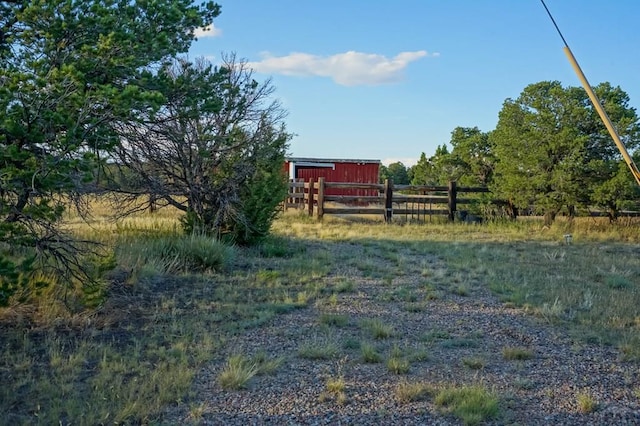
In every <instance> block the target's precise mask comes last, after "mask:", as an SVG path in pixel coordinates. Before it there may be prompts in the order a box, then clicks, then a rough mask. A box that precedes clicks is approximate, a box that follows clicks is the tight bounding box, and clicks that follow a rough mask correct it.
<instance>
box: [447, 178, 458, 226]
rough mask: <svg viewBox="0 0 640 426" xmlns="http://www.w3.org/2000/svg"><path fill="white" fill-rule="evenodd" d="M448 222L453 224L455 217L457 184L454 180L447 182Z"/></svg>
mask: <svg viewBox="0 0 640 426" xmlns="http://www.w3.org/2000/svg"><path fill="white" fill-rule="evenodd" d="M448 195H449V202H448V204H449V221H451V222H453V221H454V220H455V217H456V210H457V207H456V197H457V195H458V189H457V184H456V181H455V180H452V181H449V192H448Z"/></svg>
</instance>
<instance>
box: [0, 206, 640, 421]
mask: <svg viewBox="0 0 640 426" xmlns="http://www.w3.org/2000/svg"><path fill="white" fill-rule="evenodd" d="M106 213H107V211H105V210H96V213H95V215H94V218H93V220H92V222H91V223H90V224H85V223H84V222H82V221H80V220H79V219H78V218H74V217H69V218H68V226H69V228H70V229H71V230H73V232H75V233H77V234H78V235H81V236H83V237H91V238H93V239H96V240H98V241H100V242H102V243H104V250H105V253H107V254H109V255H110V256H109V258H108V259H109V261H108V262H104V263H106V264H109V267H110V268H111V269H110V270H108V271H107V272H105V279H104V281H103V283H102V285H99V286H95V288H91V289H84V290H80V289H75V290H74V289H71V290H69V289H67V290H66V291H61V290H60V289H59V288H48V289H45V290H42V291H41V292H40V293H39V294H32V295H30V298H28V302H27V303H21V304H15V305H14V306H11V307H9V308H5V309H2V310H0V379H1V381H2V383H3V386H1V387H0V413H2V416H3V418H2V422H1V423H3V424H58V423H62V424H71V423H73V424H100V423H122V422H129V423H137V422H143V423H149V422H155V421H161V420H162V417H161V416H162V413H163V412H164V411H165V409H166V407H168V406H171V405H175V404H183V405H187V406H189V407H190V408H189V410H190V411H191V412H192V415H193V418H194V419H197V417H198V411H199V409H200V408H199V406H197V405H193V406H192V404H193V401H194V394H193V387H192V385H193V381H194V378H195V377H196V375H197V374H198V372H199V371H200V370H201V369H202V368H203V366H205V365H206V364H207V363H208V362H210V361H212V360H214V359H217V358H219V357H220V356H221V354H222V353H225V351H226V349H227V345H228V344H229V341H230V340H231V339H233V337H234V336H237V335H241V334H242V333H245V332H246V331H247V330H251V329H255V328H259V327H262V326H263V325H264V324H266V323H268V322H269V321H270V320H271V319H273V318H274V317H276V316H277V315H286V314H287V313H289V312H292V311H295V310H297V309H304V308H306V307H308V306H311V305H315V304H327V305H330V304H331V303H334V302H332V298H333V300H335V298H337V297H338V295H340V294H341V293H342V292H353V291H354V283H353V281H351V280H350V279H349V277H348V276H343V275H341V274H340V273H339V271H340V270H341V269H342V268H343V267H344V265H349V266H354V267H357V268H358V270H359V271H361V272H362V274H364V275H365V276H371V277H376V278H378V279H380V280H382V282H389V283H390V282H392V281H393V280H394V279H395V278H396V277H398V276H402V275H403V274H404V271H405V270H406V269H407V267H408V265H407V264H406V257H405V256H404V255H403V254H404V253H405V252H406V251H407V250H409V251H411V252H412V253H413V254H414V255H415V254H418V255H424V256H425V257H426V256H435V257H437V258H438V259H440V260H441V261H442V262H444V263H446V265H447V267H448V268H447V271H446V272H442V270H440V269H438V268H434V267H433V266H432V265H430V264H428V263H425V264H424V265H421V266H419V267H420V268H422V269H421V275H422V276H423V277H424V279H425V281H428V282H429V283H430V286H431V291H432V293H433V294H434V297H437V293H438V292H439V291H444V290H446V291H450V292H453V293H455V294H459V295H467V294H472V292H473V288H475V287H476V286H484V287H486V288H489V289H490V290H491V291H492V292H493V293H494V294H495V295H496V296H497V297H499V298H500V299H501V300H502V301H503V303H505V304H509V305H512V306H514V307H517V308H519V309H522V310H525V311H526V312H528V313H530V314H531V315H532V316H535V317H536V318H539V319H540V320H541V321H543V322H545V323H549V324H552V325H554V326H557V327H560V328H562V329H564V330H568V331H569V332H570V333H571V335H572V336H574V337H575V339H576V341H579V342H584V343H596V344H599V345H612V346H614V347H616V348H618V350H619V352H620V355H621V357H622V358H623V359H625V360H628V361H630V362H638V361H640V338H639V337H638V335H639V334H638V328H639V327H640V291H639V290H638V289H639V285H640V226H639V224H638V223H621V224H617V225H610V224H608V223H606V222H605V221H600V220H594V219H576V220H574V221H572V222H569V221H563V220H559V221H558V222H557V223H556V224H555V225H554V226H552V227H551V228H545V227H542V224H541V222H539V221H537V220H534V219H530V220H520V221H518V222H501V223H488V224H484V225H481V226H477V225H466V224H446V223H430V224H401V223H399V224H391V225H385V224H383V223H379V222H363V221H358V222H353V221H348V220H343V219H337V218H330V217H326V218H325V220H324V221H323V222H322V223H318V222H316V221H315V220H313V219H310V218H308V217H306V216H304V215H299V214H297V213H290V214H286V215H285V216H284V217H282V218H280V219H279V220H278V221H277V222H276V223H275V225H274V229H273V230H274V235H273V236H272V237H271V238H270V239H269V240H267V241H265V243H264V244H263V245H261V246H260V247H254V248H239V247H226V246H223V245H221V244H219V243H217V242H216V241H211V240H210V239H207V238H203V237H197V236H187V237H185V236H182V235H180V226H179V223H178V221H177V219H176V215H175V213H171V212H162V211H161V212H158V213H155V214H153V215H151V214H141V215H138V216H136V217H132V218H128V219H124V220H121V221H118V222H113V221H110V220H109V219H107V216H106ZM567 234H571V236H572V238H571V243H570V244H568V243H567V239H566V238H565V235H567ZM344 242H349V243H350V244H354V245H358V246H360V247H362V248H363V250H364V252H365V253H371V254H375V255H376V256H382V257H384V259H385V260H386V261H387V262H386V263H385V266H384V267H381V266H380V265H379V264H378V263H376V262H375V261H372V260H370V259H369V257H367V256H365V257H347V256H341V255H338V254H337V253H336V252H335V251H334V250H332V244H333V243H344ZM311 246H314V247H315V248H316V249H315V250H314V252H313V253H314V255H313V256H309V255H308V250H309V247H311ZM389 265H391V266H389ZM412 267H415V265H412ZM105 269H108V268H105ZM385 297H388V298H389V300H399V301H401V302H402V303H404V304H405V305H406V306H408V307H409V308H411V306H414V305H415V306H414V307H415V308H416V309H419V307H418V306H417V303H418V301H416V300H415V298H414V296H413V295H412V294H411V292H410V291H406V292H403V289H402V288H401V287H399V288H396V289H394V290H393V291H389V292H388V296H385ZM320 321H321V322H323V323H325V324H326V325H327V326H331V327H340V324H344V323H345V322H346V321H347V319H346V318H345V317H341V316H340V315H330V314H325V315H324V316H323V317H322V318H321V319H320ZM361 327H362V328H363V330H367V333H370V334H371V336H372V338H373V339H374V340H375V339H384V338H385V337H386V336H387V335H392V333H393V330H390V329H385V324H375V323H373V322H369V323H366V324H361ZM329 343H331V344H328V343H327V342H322V344H320V345H316V346H317V347H314V345H313V344H309V345H306V346H301V347H300V348H299V353H298V354H297V356H300V357H305V358H306V359H309V360H311V361H313V360H314V359H322V357H325V356H331V354H328V352H327V351H330V350H331V348H332V347H333V346H332V345H334V346H335V348H339V347H342V346H344V345H348V344H349V342H329ZM335 348H334V349H335ZM516 349H517V348H516ZM361 351H362V357H363V359H365V360H367V361H366V362H371V363H376V362H380V355H379V354H378V353H377V352H376V348H375V346H369V347H367V346H366V345H365V346H363V347H362V348H361ZM506 356H507V355H505V357H506ZM508 356H513V357H516V356H520V355H519V353H518V351H517V350H515V351H514V353H509V354H508ZM393 358H394V357H391V358H390V359H389V360H387V363H388V364H389V365H388V368H389V370H390V371H396V372H399V373H401V372H402V371H403V369H404V366H403V364H402V362H400V361H402V358H401V357H396V360H395V361H392V360H393ZM280 361H281V360H278V359H269V358H268V357H267V356H262V357H259V359H253V358H248V357H242V356H241V355H238V357H236V358H233V359H229V362H228V369H226V370H225V372H226V373H225V374H224V375H223V376H221V377H220V378H219V380H220V384H221V385H222V384H223V383H224V386H223V387H228V388H230V389H234V388H242V387H243V385H244V384H245V383H246V381H247V380H249V379H250V378H251V377H253V376H254V375H259V374H269V371H270V370H273V369H276V368H277V366H278V363H279V362H280ZM481 364H482V360H477V359H469V360H468V365H469V366H477V365H481ZM407 368H408V367H407ZM470 368H475V367H470ZM410 385H411V384H409V383H407V386H406V388H403V389H399V392H402V395H403V396H402V398H406V399H411V398H414V397H415V395H422V394H423V393H425V392H427V391H426V390H425V389H423V388H422V387H420V386H418V388H415V386H413V387H412V386H410ZM341 386H343V385H341V382H340V377H336V378H334V379H333V380H332V381H331V382H328V383H327V390H326V392H327V395H335V398H337V399H339V398H340V395H341V392H342V390H341ZM414 388H415V389H414ZM465 389H466V388H465ZM466 391H467V390H465V392H466ZM429 392H431V393H433V398H434V400H436V401H440V402H441V403H442V404H443V405H447V404H449V403H451V402H450V401H453V400H455V399H456V398H459V397H464V395H465V392H458V391H457V390H455V389H452V388H447V389H443V390H442V392H441V393H440V394H438V393H437V392H435V391H432V390H429ZM456 392H457V393H456ZM469 392H470V393H471V394H473V395H474V398H475V397H477V394H478V393H480V394H482V393H483V392H484V390H482V389H475V388H472V389H471V390H470V391H469ZM414 394H415V395H414ZM459 394H461V395H463V396H460V395H459ZM412 395H413V396H412ZM488 397H489V398H490V401H489V402H490V403H491V406H492V407H493V404H494V401H493V399H491V398H493V397H492V396H491V395H489V396H488ZM486 402H487V401H483V403H486ZM492 410H493V408H492ZM461 418H463V419H464V417H461ZM480 420H482V418H480ZM471 423H473V422H471Z"/></svg>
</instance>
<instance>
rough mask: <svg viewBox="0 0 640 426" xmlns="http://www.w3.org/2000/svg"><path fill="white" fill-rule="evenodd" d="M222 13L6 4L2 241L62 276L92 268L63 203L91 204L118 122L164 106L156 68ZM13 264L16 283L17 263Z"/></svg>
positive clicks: (148, 5) (111, 3)
mask: <svg viewBox="0 0 640 426" xmlns="http://www.w3.org/2000/svg"><path fill="white" fill-rule="evenodd" d="M218 13H219V6H218V5H216V4H215V3H213V2H209V1H207V2H204V3H202V4H200V5H194V4H192V1H191V0H177V1H175V0H159V1H154V2H130V1H126V0H89V1H65V2H61V1H51V0H50V1H46V0H45V1H38V2H2V4H0V28H2V30H1V31H0V58H1V60H0V82H2V84H1V85H0V176H2V178H1V179H0V240H1V241H4V242H6V243H8V244H9V245H10V246H11V247H12V248H13V249H36V250H37V255H38V260H39V263H38V265H34V267H35V266H37V267H39V268H40V267H54V268H55V269H56V271H57V272H58V273H59V274H64V275H65V279H64V280H61V281H65V282H70V281H71V278H73V277H75V278H78V277H79V276H80V275H82V274H83V273H84V272H86V271H84V268H83V261H82V260H81V259H80V258H81V256H82V254H84V249H85V248H86V247H84V246H82V247H81V246H80V245H78V244H76V243H75V242H74V241H72V240H71V239H70V238H69V236H68V235H66V234H65V233H64V232H62V231H61V229H60V221H61V218H62V214H63V212H64V211H65V210H66V209H68V207H69V205H71V204H74V206H75V207H78V208H80V209H83V208H84V207H85V206H83V205H82V202H81V200H80V194H82V193H85V192H87V191H89V190H92V189H93V186H92V185H91V184H93V183H95V182H94V172H95V170H96V169H97V168H98V167H99V166H100V163H101V161H100V158H101V157H103V154H102V153H104V152H109V151H111V150H112V149H113V148H114V146H115V145H116V144H117V143H118V142H119V141H118V139H117V137H116V134H115V132H114V129H113V128H114V127H115V126H117V125H120V124H121V123H127V122H129V121H130V120H131V119H132V116H131V112H132V111H136V110H152V109H153V108H155V107H156V105H157V102H158V100H159V96H158V93H157V92H156V91H155V90H154V89H149V88H147V87H145V86H144V80H145V76H148V75H149V71H148V69H149V68H150V67H151V66H154V65H156V64H157V63H159V62H161V61H163V60H165V59H166V58H167V57H170V56H173V55H175V54H177V53H178V52H184V51H186V50H188V48H189V45H190V43H191V41H192V39H193V33H194V30H195V29H196V28H198V27H201V26H203V25H208V24H210V23H211V22H212V20H213V18H214V17H215V16H217V15H218ZM158 28H162V31H158ZM5 266H6V268H5V272H6V273H7V274H8V275H7V276H6V277H5V278H4V282H5V284H4V286H5V288H9V287H10V286H11V285H9V284H7V283H9V282H11V281H13V282H14V283H15V282H16V279H15V278H11V276H12V274H13V273H12V272H11V269H15V268H12V267H10V266H9V265H8V264H5ZM85 278H86V277H85Z"/></svg>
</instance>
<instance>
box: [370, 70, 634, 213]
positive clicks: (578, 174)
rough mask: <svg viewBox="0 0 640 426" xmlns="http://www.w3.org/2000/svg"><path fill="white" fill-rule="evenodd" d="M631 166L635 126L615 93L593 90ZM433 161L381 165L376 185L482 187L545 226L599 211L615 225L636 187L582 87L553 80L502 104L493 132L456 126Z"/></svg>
mask: <svg viewBox="0 0 640 426" xmlns="http://www.w3.org/2000/svg"><path fill="white" fill-rule="evenodd" d="M594 90H595V92H596V94H597V96H598V97H599V99H600V101H601V103H602V105H603V107H604V109H605V110H606V112H607V114H608V115H609V117H610V118H611V121H612V122H613V123H614V126H615V127H616V130H617V132H618V133H619V135H620V137H621V139H622V140H623V141H624V143H625V145H626V147H627V149H628V151H629V152H630V153H631V155H632V156H633V158H634V161H636V162H638V161H639V160H640V150H639V149H638V147H639V146H640V123H639V119H638V115H637V113H636V110H635V109H634V108H632V107H631V106H629V96H628V95H627V93H625V92H624V91H623V90H622V89H621V88H620V87H613V86H612V85H611V84H610V83H601V84H599V85H598V86H596V87H595V88H594ZM449 145H450V146H451V150H449V148H448V145H447V144H442V145H440V146H438V147H437V149H436V151H435V153H434V155H432V156H431V157H427V156H426V154H425V153H424V152H423V153H422V154H421V155H420V159H419V160H418V162H417V164H415V165H413V166H411V167H408V168H407V167H405V166H404V165H403V164H402V163H401V162H396V163H393V164H390V165H389V166H388V167H384V166H383V167H382V170H381V179H386V178H391V179H393V181H394V183H399V184H414V185H446V184H447V183H448V182H449V181H452V180H453V181H457V182H459V183H460V184H462V185H467V186H474V185H481V186H487V187H489V188H490V189H491V191H492V195H493V196H494V197H495V198H498V199H503V200H506V201H508V202H509V203H510V204H511V205H512V206H514V207H515V208H518V209H532V210H533V211H534V212H535V213H537V214H541V215H543V216H544V218H545V223H546V224H550V223H552V222H553V220H554V219H555V217H556V215H558V214H559V213H561V212H563V213H565V214H568V215H574V214H576V209H580V208H599V209H602V210H604V211H606V212H607V214H608V216H609V217H610V219H611V220H615V219H616V218H617V217H618V214H619V212H620V211H621V210H623V209H625V208H629V207H631V206H634V205H637V203H638V201H639V200H640V189H639V188H638V185H637V184H636V182H635V180H634V178H633V175H632V174H631V172H630V171H629V170H628V169H627V166H626V164H625V162H624V161H623V160H622V156H621V154H620V153H619V151H618V149H617V148H616V146H615V144H614V143H613V141H612V140H611V137H610V135H609V134H608V132H607V130H606V128H605V126H604V124H603V123H602V122H601V120H600V118H599V116H598V115H597V112H596V111H595V109H594V108H593V105H592V104H591V102H590V100H589V98H588V96H587V94H586V92H585V91H584V89H582V88H579V87H563V86H562V85H561V84H560V83H559V82H557V81H543V82H539V83H535V84H531V85H529V86H527V87H526V88H525V89H524V90H523V91H522V93H521V94H520V96H519V97H518V98H516V99H507V100H505V102H504V104H503V107H502V110H501V111H500V113H499V118H498V124H497V126H496V128H495V129H494V130H492V131H489V132H483V131H481V130H480V129H478V128H477V127H473V128H469V127H457V128H455V129H454V130H453V131H452V132H451V140H450V141H449Z"/></svg>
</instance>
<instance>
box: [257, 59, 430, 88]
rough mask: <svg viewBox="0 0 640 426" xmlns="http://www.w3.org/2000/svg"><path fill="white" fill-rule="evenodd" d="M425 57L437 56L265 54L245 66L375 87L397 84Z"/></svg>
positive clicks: (265, 70)
mask: <svg viewBox="0 0 640 426" xmlns="http://www.w3.org/2000/svg"><path fill="white" fill-rule="evenodd" d="M426 56H431V57H437V56H439V54H438V53H431V54H429V53H428V52H427V51H425V50H418V51H415V52H401V53H399V54H397V55H396V56H394V57H393V58H387V57H386V56H383V55H379V54H375V53H362V52H354V51H349V52H345V53H338V54H336V55H332V56H318V55H311V54H309V53H291V54H289V55H287V56H272V55H270V54H269V53H265V54H263V58H262V60H260V61H257V62H249V64H248V65H249V66H250V67H251V68H253V69H255V70H256V71H258V72H261V73H266V74H283V75H292V76H319V77H330V78H332V79H333V80H334V81H335V82H336V83H338V84H341V85H344V86H358V85H379V84H385V83H394V82H397V81H400V80H401V79H402V71H403V70H404V69H405V68H406V67H407V66H408V65H409V63H411V62H413V61H415V60H418V59H420V58H423V57H426Z"/></svg>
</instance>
